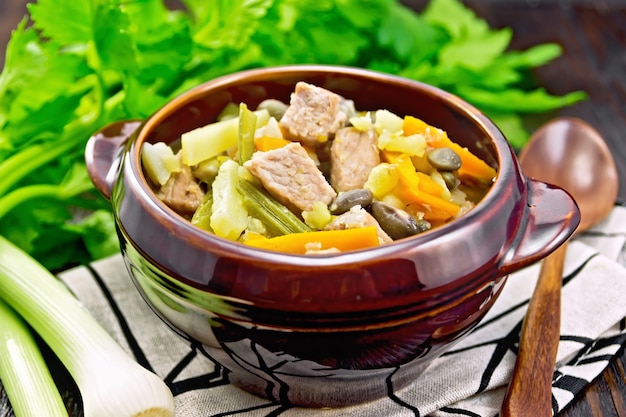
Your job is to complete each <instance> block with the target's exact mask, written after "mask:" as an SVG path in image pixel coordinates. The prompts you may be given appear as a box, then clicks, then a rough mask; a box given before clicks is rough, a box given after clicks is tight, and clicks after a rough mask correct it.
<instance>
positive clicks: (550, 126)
mask: <svg viewBox="0 0 626 417" xmlns="http://www.w3.org/2000/svg"><path fill="white" fill-rule="evenodd" d="M519 161H520V164H521V165H522V171H523V172H524V174H525V175H527V176H528V177H531V178H535V179H538V180H541V181H545V182H547V183H550V184H554V185H558V186H560V187H561V188H563V189H565V190H566V191H567V192H569V193H570V194H571V195H572V197H574V200H576V203H577V204H578V208H579V209H580V215H581V220H580V224H579V226H578V230H585V229H588V228H589V227H591V226H593V225H595V224H597V223H598V222H600V221H601V220H602V219H603V218H604V217H606V215H608V214H609V212H610V211H611V209H612V208H613V205H614V204H615V200H616V199H617V192H618V182H619V181H618V174H617V168H616V167H615V161H614V160H613V157H612V156H611V151H610V150H609V148H608V146H607V145H606V143H605V142H604V140H603V139H602V136H601V135H600V133H598V131H597V130H595V129H594V128H593V127H592V126H590V125H589V124H588V123H587V122H585V121H584V120H581V119H577V118H573V117H571V118H559V119H555V120H553V121H552V122H550V123H547V124H546V125H544V126H543V127H541V128H539V129H538V130H537V131H536V132H535V133H534V134H533V136H532V138H531V140H530V141H529V143H528V144H527V146H526V147H524V149H522V151H521V152H520V154H519Z"/></svg>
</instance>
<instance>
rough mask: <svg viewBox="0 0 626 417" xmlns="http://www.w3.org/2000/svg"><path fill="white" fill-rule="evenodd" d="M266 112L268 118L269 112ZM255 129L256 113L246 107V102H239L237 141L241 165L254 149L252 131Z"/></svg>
mask: <svg viewBox="0 0 626 417" xmlns="http://www.w3.org/2000/svg"><path fill="white" fill-rule="evenodd" d="M267 114H268V119H269V112H268V113H267ZM259 127H260V126H259ZM256 129H257V115H256V114H254V112H252V111H250V109H248V106H247V105H246V103H241V104H239V133H238V139H239V140H238V142H237V154H238V157H239V165H243V163H244V162H246V161H247V160H248V159H250V157H252V154H253V153H254V151H255V144H254V132H255V131H256Z"/></svg>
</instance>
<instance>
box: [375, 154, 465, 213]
mask: <svg viewBox="0 0 626 417" xmlns="http://www.w3.org/2000/svg"><path fill="white" fill-rule="evenodd" d="M383 155H384V156H385V159H386V160H387V162H390V163H392V164H394V165H396V167H397V169H398V177H399V182H400V184H402V187H399V190H398V193H399V196H400V198H402V199H404V200H406V202H407V204H411V203H417V204H420V205H422V206H423V207H424V209H425V211H426V213H429V212H433V211H435V210H436V211H437V212H438V213H439V212H441V213H445V214H446V215H447V217H448V218H450V217H453V216H455V215H456V214H457V213H458V212H459V206H458V205H456V204H454V203H451V202H449V201H446V200H444V199H443V198H441V197H442V195H443V190H442V189H441V187H439V184H437V183H435V182H434V181H433V180H432V179H430V177H428V176H427V175H426V174H424V173H421V172H417V171H415V168H414V167H413V164H412V163H411V159H410V158H409V157H407V156H405V157H402V156H401V155H397V154H394V153H391V152H383ZM433 184H434V186H433ZM426 218H428V216H426Z"/></svg>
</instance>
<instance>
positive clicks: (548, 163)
mask: <svg viewBox="0 0 626 417" xmlns="http://www.w3.org/2000/svg"><path fill="white" fill-rule="evenodd" d="M519 162H520V164H521V166H522V171H523V173H524V175H526V176H528V177H530V178H534V179H537V180H540V181H544V182H547V183H550V184H553V185H557V186H559V187H561V188H563V189H564V190H566V191H567V192H568V193H570V194H571V195H572V197H573V198H574V200H575V201H576V203H577V205H578V207H579V209H580V218H581V220H580V223H579V225H578V228H577V232H580V231H583V230H586V229H588V228H590V227H592V226H594V225H595V224H597V223H599V222H600V221H601V220H602V219H604V218H605V217H606V216H607V215H608V214H609V213H610V211H611V210H612V209H613V206H614V204H615V200H616V198H617V192H618V182H619V181H618V174H617V168H616V166H615V161H614V160H613V157H612V155H611V151H610V150H609V148H608V147H607V145H606V143H605V142H604V140H603V139H602V136H601V135H600V134H599V133H598V132H597V131H596V130H595V129H594V128H593V127H592V126H590V125H589V124H587V123H586V122H584V121H583V120H580V119H577V118H559V119H555V120H553V121H552V122H549V123H548V124H546V125H544V126H543V127H541V128H540V129H538V130H537V131H536V132H535V133H534V134H533V136H532V137H531V139H530V141H529V143H528V144H527V146H526V147H525V148H524V149H523V150H522V151H521V152H520V154H519ZM566 250H567V242H566V243H565V244H563V245H562V246H561V247H559V248H558V249H557V250H555V251H554V252H553V253H552V254H551V255H549V256H548V257H547V258H545V259H544V261H543V264H542V267H541V270H540V273H539V278H538V280H537V286H536V287H535V290H534V293H533V296H532V298H531V300H530V303H529V305H528V310H527V312H526V316H525V318H524V323H523V325H522V332H521V336H520V342H519V351H518V355H517V360H516V363H515V368H514V370H513V375H512V378H511V382H510V383H509V387H508V390H507V393H506V395H505V398H504V401H503V403H502V409H501V412H500V415H501V416H502V417H521V416H528V417H531V416H532V417H550V416H552V376H553V373H554V364H555V361H556V354H557V350H558V346H559V337H560V312H561V280H562V276H563V264H564V261H565V253H566Z"/></svg>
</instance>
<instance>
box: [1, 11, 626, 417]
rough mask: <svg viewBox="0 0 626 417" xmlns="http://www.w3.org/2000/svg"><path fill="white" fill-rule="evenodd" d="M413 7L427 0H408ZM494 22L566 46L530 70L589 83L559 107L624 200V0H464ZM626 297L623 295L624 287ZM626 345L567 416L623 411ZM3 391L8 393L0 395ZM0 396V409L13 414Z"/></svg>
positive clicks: (568, 86)
mask: <svg viewBox="0 0 626 417" xmlns="http://www.w3.org/2000/svg"><path fill="white" fill-rule="evenodd" d="M25 3H26V0H0V51H2V57H1V58H0V67H1V66H2V65H3V62H4V52H3V51H4V47H5V45H6V43H7V41H8V39H9V35H10V31H11V29H12V28H14V27H15V25H16V24H17V22H18V21H19V19H21V18H22V17H23V16H24V14H25V13H26V8H25ZM404 3H405V4H407V5H409V6H411V7H414V8H415V9H416V10H421V8H422V7H423V6H424V4H425V3H426V0H415V1H404ZM464 3H465V4H466V5H468V6H469V7H471V8H472V9H474V10H475V11H476V13H477V14H478V15H479V16H481V17H483V18H485V19H486V20H487V21H488V22H489V23H490V25H491V26H492V27H503V26H509V27H511V28H512V29H513V33H514V37H513V42H512V47H513V48H516V49H524V48H526V47H529V46H532V45H536V44H539V43H546V42H557V43H559V44H561V45H562V47H563V49H564V54H563V55H562V56H561V57H560V58H558V59H557V60H555V61H554V62H552V63H551V64H549V65H547V66H545V67H542V68H540V69H538V70H536V71H535V72H534V73H533V74H534V76H535V77H536V80H537V84H538V85H542V86H544V87H546V89H547V90H548V91H550V92H551V93H554V94H565V93H568V92H571V91H576V90H584V91H586V92H587V93H588V94H589V99H588V100H587V101H585V102H582V103H579V104H577V105H575V106H572V107H568V108H566V109H562V110H560V111H558V115H567V116H576V117H580V118H582V119H584V120H586V121H587V122H589V123H591V124H592V125H593V126H595V127H596V128H597V129H598V130H599V131H600V133H601V134H602V135H604V137H605V139H606V141H607V143H608V144H609V147H610V148H611V149H612V151H613V154H614V156H615V159H616V163H617V168H618V171H619V173H620V178H621V179H622V181H621V184H620V188H619V199H620V201H621V202H625V201H626V0H465V1H464ZM625 300H626V294H625ZM625 369H626V351H625V350H624V348H622V349H621V350H620V352H619V353H618V355H617V356H616V357H615V358H614V359H613V360H612V361H611V363H610V365H609V367H608V368H607V369H606V370H605V371H604V372H603V373H602V374H601V376H600V377H599V378H598V379H597V380H596V381H594V382H593V383H592V384H591V385H590V386H589V387H588V388H587V389H586V390H585V392H584V394H583V395H582V396H580V397H579V398H577V399H575V400H574V401H573V403H572V404H571V405H570V406H569V407H568V408H567V409H566V410H564V411H563V412H562V413H561V415H560V416H562V417H589V416H598V417H599V416H603V417H615V416H626V370H625ZM0 397H5V396H4V395H0ZM10 415H12V413H11V412H7V411H6V405H5V406H4V411H3V404H2V402H0V416H10Z"/></svg>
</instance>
